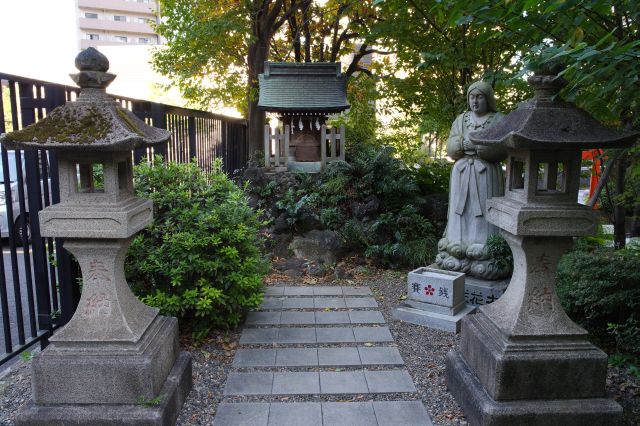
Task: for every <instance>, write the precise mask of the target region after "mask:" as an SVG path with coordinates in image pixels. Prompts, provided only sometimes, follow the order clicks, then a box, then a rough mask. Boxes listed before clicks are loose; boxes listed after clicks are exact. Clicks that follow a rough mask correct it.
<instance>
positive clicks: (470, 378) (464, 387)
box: [445, 351, 622, 426]
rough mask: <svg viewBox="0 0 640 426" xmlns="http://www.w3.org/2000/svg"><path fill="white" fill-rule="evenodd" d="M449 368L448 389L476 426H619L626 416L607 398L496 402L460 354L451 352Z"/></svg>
mask: <svg viewBox="0 0 640 426" xmlns="http://www.w3.org/2000/svg"><path fill="white" fill-rule="evenodd" d="M446 365H447V370H446V376H445V379H446V385H447V388H448V389H449V392H451V393H452V394H453V396H454V397H455V399H456V401H457V402H458V403H459V404H460V405H461V407H462V411H464V414H465V416H466V417H467V420H468V421H469V423H470V424H473V425H477V426H512V425H525V424H526V425H528V426H549V425H562V426H583V425H607V424H617V423H618V422H619V420H620V418H621V416H622V407H621V406H620V405H618V404H617V403H616V402H615V401H613V400H610V399H606V398H581V399H530V400H511V401H495V400H494V399H493V398H491V396H489V394H488V393H487V391H486V390H485V389H484V387H483V386H482V384H481V383H480V381H479V380H478V378H477V377H476V375H475V374H474V372H473V371H471V369H470V368H469V366H468V365H467V363H466V362H465V360H464V358H463V356H462V354H460V352H456V351H451V352H449V353H448V354H447V359H446Z"/></svg>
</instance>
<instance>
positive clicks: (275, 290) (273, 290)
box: [264, 287, 284, 296]
mask: <svg viewBox="0 0 640 426" xmlns="http://www.w3.org/2000/svg"><path fill="white" fill-rule="evenodd" d="M283 294H284V287H267V288H266V289H265V290H264V295H265V296H282V295H283Z"/></svg>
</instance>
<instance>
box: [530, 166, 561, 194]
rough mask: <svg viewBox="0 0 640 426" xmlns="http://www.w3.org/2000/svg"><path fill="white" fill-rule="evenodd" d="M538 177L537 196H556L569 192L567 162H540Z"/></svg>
mask: <svg viewBox="0 0 640 426" xmlns="http://www.w3.org/2000/svg"><path fill="white" fill-rule="evenodd" d="M537 169H538V176H537V186H536V194H540V195H544V194H555V193H565V192H567V182H566V176H567V170H568V164H567V163H565V162H557V161H550V162H540V163H538V167H537Z"/></svg>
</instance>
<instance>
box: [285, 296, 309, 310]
mask: <svg viewBox="0 0 640 426" xmlns="http://www.w3.org/2000/svg"><path fill="white" fill-rule="evenodd" d="M313 307H314V306H313V297H287V298H286V299H285V300H284V301H283V302H282V309H308V308H313Z"/></svg>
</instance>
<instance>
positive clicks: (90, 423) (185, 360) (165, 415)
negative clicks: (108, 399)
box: [16, 352, 193, 426]
mask: <svg viewBox="0 0 640 426" xmlns="http://www.w3.org/2000/svg"><path fill="white" fill-rule="evenodd" d="M192 385H193V381H192V378H191V355H190V354H189V353H187V352H182V353H180V355H179V356H178V358H177V359H176V362H175V363H174V364H173V368H172V369H171V371H170V373H169V376H168V377H167V378H166V380H165V381H164V383H163V384H162V387H161V389H160V391H159V393H158V395H159V396H160V398H159V399H158V400H157V401H156V400H154V399H144V400H142V399H140V400H139V401H138V402H136V403H129V404H110V405H107V404H52V405H35V404H34V403H33V402H30V403H29V404H28V405H27V406H26V407H25V409H23V411H22V412H21V413H20V415H19V416H18V417H17V419H16V426H51V425H76V426H116V425H118V426H122V425H127V426H169V425H173V424H175V423H176V420H177V418H178V414H179V413H180V408H181V407H182V404H183V403H184V401H185V399H186V398H187V395H188V394H189V391H190V390H191V387H192ZM64 387H65V385H64V383H60V384H59V388H60V389H61V390H64ZM156 402H157V403H156Z"/></svg>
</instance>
